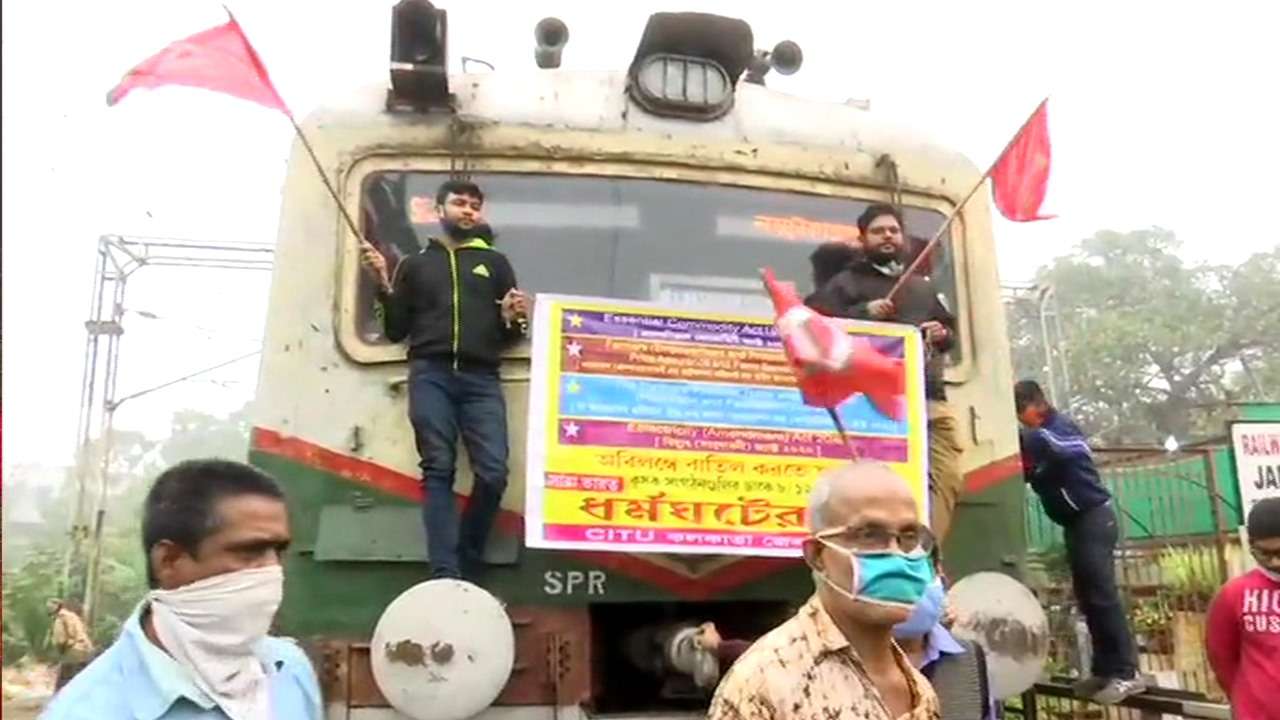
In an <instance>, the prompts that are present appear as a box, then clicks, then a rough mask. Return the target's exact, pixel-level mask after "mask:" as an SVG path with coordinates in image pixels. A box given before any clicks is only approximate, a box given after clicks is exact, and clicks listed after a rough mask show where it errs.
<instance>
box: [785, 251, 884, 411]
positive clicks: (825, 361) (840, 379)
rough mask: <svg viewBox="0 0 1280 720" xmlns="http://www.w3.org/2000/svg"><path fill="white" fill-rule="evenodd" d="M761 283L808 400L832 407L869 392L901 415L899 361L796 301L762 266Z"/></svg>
mask: <svg viewBox="0 0 1280 720" xmlns="http://www.w3.org/2000/svg"><path fill="white" fill-rule="evenodd" d="M764 285H765V288H766V289H767V290H768V291H769V296H770V297H771V298H772V299H773V308H774V311H775V312H776V313H777V319H776V320H775V321H774V325H775V326H776V327H777V329H778V335H779V336H781V338H782V347H783V350H784V351H786V353H787V359H788V360H790V361H791V367H792V369H793V370H794V371H795V373H796V382H797V384H799V386H800V394H801V395H802V396H803V397H804V402H805V404H806V405H812V406H814V407H823V408H828V409H834V408H835V407H836V406H837V405H839V404H840V403H842V402H844V401H845V400H846V399H847V398H848V397H849V396H850V395H853V394H854V393H862V394H863V395H866V396H867V399H868V400H869V401H871V404H872V405H874V406H875V408H876V409H877V410H879V411H880V412H881V413H883V414H884V415H885V416H887V417H891V418H894V419H901V418H902V416H903V412H902V410H903V408H902V405H903V403H902V396H903V393H904V392H905V384H906V375H905V373H904V372H903V369H902V361H901V360H897V359H894V358H890V357H887V356H885V355H884V354H883V353H881V352H880V351H879V350H877V349H876V348H875V347H873V346H872V345H871V343H870V342H869V341H868V340H867V339H866V338H861V337H852V336H850V335H849V334H848V333H847V332H845V331H844V330H843V329H842V328H841V327H840V326H839V325H838V324H836V323H835V322H834V321H832V320H831V318H828V317H826V316H824V315H821V314H820V313H818V312H816V311H815V310H813V309H811V308H809V307H806V306H805V305H804V304H803V303H801V302H800V298H799V297H798V296H797V294H796V290H795V287H794V286H792V285H791V284H789V283H781V282H778V280H777V278H775V277H774V274H773V270H770V269H767V268H766V269H765V271H764Z"/></svg>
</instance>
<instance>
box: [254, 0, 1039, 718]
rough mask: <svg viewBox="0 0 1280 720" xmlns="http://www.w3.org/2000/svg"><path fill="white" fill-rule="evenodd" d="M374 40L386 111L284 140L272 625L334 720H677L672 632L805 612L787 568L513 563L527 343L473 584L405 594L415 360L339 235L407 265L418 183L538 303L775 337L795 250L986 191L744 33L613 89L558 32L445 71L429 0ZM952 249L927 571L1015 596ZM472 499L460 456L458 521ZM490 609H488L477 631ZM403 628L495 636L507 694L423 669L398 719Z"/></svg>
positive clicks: (689, 22) (978, 267)
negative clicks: (286, 638)
mask: <svg viewBox="0 0 1280 720" xmlns="http://www.w3.org/2000/svg"><path fill="white" fill-rule="evenodd" d="M392 26H393V28H392V43H391V60H392V62H391V67H390V75H391V78H390V83H389V87H388V85H387V84H379V85H377V86H371V87H365V88H353V89H352V90H351V92H349V93H343V94H342V97H341V98H340V100H338V101H336V102H334V103H333V104H329V105H325V106H323V107H321V108H319V109H317V110H315V111H314V112H312V113H311V114H309V115H308V116H307V117H306V118H304V119H302V120H301V121H300V128H301V131H302V134H303V135H305V137H306V138H307V140H308V141H309V143H304V142H302V141H301V140H299V141H297V142H295V143H294V146H293V148H292V150H291V154H290V158H289V162H288V170H287V175H286V179H285V182H284V186H283V200H282V205H281V216H280V223H279V230H278V239H277V245H276V251H275V252H276V254H275V258H276V261H275V267H274V271H273V273H274V274H273V278H272V282H271V290H270V296H269V309H268V318H267V326H266V330H265V335H264V344H263V355H262V364H261V370H260V375H259V380H258V387H257V393H256V398H255V400H254V403H253V408H254V410H253V430H252V440H251V447H250V461H251V462H252V463H253V464H254V465H255V466H257V467H259V468H261V469H263V470H265V471H267V472H268V473H270V474H271V475H272V476H274V477H275V478H277V479H278V480H279V482H280V483H281V484H282V486H283V487H284V489H285V492H286V494H287V496H288V499H289V514H290V522H291V526H292V531H293V535H294V543H293V549H292V550H291V551H290V553H289V554H288V557H287V558H286V561H285V563H286V577H287V586H286V594H285V600H284V603H283V605H282V607H281V610H280V613H279V616H278V618H277V625H278V628H277V629H278V631H279V632H281V633H283V634H287V635H290V636H293V637H296V638H298V639H299V640H300V641H301V642H302V643H303V645H304V646H305V647H306V648H307V650H308V651H309V652H310V653H311V654H312V657H313V659H314V660H315V662H316V666H317V668H318V671H319V675H320V678H321V683H322V687H323V691H324V696H325V703H326V713H327V717H329V718H331V720H338V719H343V720H347V719H349V720H357V719H359V720H391V719H393V718H404V717H406V716H409V717H414V718H420V719H424V720H425V719H430V720H454V718H455V717H462V716H465V715H467V714H470V715H477V716H479V717H483V718H495V719H497V718H502V719H503V720H523V719H524V718H530V719H532V718H539V720H542V719H545V718H557V719H561V718H566V719H567V718H574V717H584V718H585V717H587V716H623V715H625V716H628V717H632V716H644V717H653V718H666V717H685V716H689V715H692V714H697V713H699V712H701V711H703V710H705V707H706V703H707V701H708V692H707V688H706V687H705V685H706V683H705V682H702V679H701V678H699V677H695V675H699V672H697V671H696V670H697V668H694V669H690V667H689V662H688V658H687V657H685V658H684V659H683V660H682V656H681V652H680V651H679V649H680V648H687V647H688V645H687V640H688V637H689V628H691V627H695V626H696V625H697V624H700V623H702V622H707V621H711V622H715V623H716V625H717V627H718V628H720V630H721V633H722V634H724V635H726V636H737V637H753V636H754V635H755V634H758V633H762V632H764V631H765V630H767V629H768V628H769V627H770V626H771V625H772V624H775V623H776V622H778V621H779V620H781V619H782V618H784V617H785V616H786V614H787V613H788V612H789V611H790V609H792V608H794V607H795V606H796V605H798V604H799V603H801V602H803V600H804V599H805V598H806V597H807V596H808V595H809V594H811V593H812V591H813V585H812V579H811V576H810V572H809V571H808V569H807V568H805V567H804V565H803V563H801V562H800V561H798V560H795V559H787V558H761V557H742V556H717V555H681V554H652V553H651V554H635V553H622V552H577V551H572V552H570V551H557V550H540V549H534V548H529V547H525V545H524V542H523V526H524V518H523V511H524V501H525V488H526V482H525V480H526V479H525V477H524V468H525V454H526V447H525V439H524V433H523V432H522V431H521V428H522V427H523V423H524V418H525V417H526V416H527V414H528V411H529V383H530V349H529V344H528V342H527V341H526V342H522V343H517V344H516V345H515V346H514V347H512V348H511V349H510V350H509V351H508V352H507V353H506V354H505V356H504V357H503V360H502V364H501V368H500V372H501V378H502V383H503V389H504V393H505V396H506V401H507V407H508V417H509V422H510V423H511V425H512V430H511V432H510V437H511V460H510V467H511V469H512V472H511V477H510V480H509V487H508V489H507V491H506V494H505V496H504V498H503V501H502V508H501V511H500V515H499V517H498V520H497V522H496V527H495V530H494V533H493V535H492V536H491V538H490V539H489V543H488V546H487V549H486V556H485V559H486V562H487V565H488V573H487V576H486V581H485V583H484V585H485V587H484V590H483V591H482V592H479V594H478V595H475V596H474V598H473V600H474V602H473V600H468V599H467V597H468V596H467V594H466V592H465V588H463V589H462V590H459V589H458V588H457V587H453V589H451V590H449V591H448V592H444V593H435V594H423V595H415V596H413V597H412V598H410V597H409V596H407V595H406V593H412V592H413V591H414V589H415V588H420V587H422V585H421V584H422V583H423V582H424V581H425V580H427V578H428V577H429V568H428V566H427V562H426V550H425V544H424V533H423V529H422V518H421V509H420V502H421V488H420V484H419V475H420V471H419V469H418V457H417V453H416V450H415V446H414V442H413V437H412V431H411V429H410V427H409V423H408V420H407V416H406V381H407V363H406V357H405V349H404V348H403V347H402V346H399V345H396V344H393V343H391V342H388V341H387V339H386V338H385V336H384V334H383V332H382V328H381V324H380V321H379V314H378V309H377V303H376V302H375V293H374V287H373V284H372V281H371V280H370V278H369V277H368V275H367V273H365V272H362V269H361V263H360V247H361V242H362V239H361V237H360V236H358V235H357V232H356V229H357V228H355V227H353V223H349V222H346V221H344V217H343V213H344V212H345V213H346V214H347V216H348V217H349V218H351V219H354V223H355V224H358V225H359V226H360V227H359V228H358V229H359V233H360V235H363V236H365V237H366V238H367V239H368V240H369V241H370V242H374V243H376V244H378V245H379V247H381V248H383V249H384V251H386V252H388V253H390V254H392V255H394V254H395V253H407V252H413V251H415V248H416V246H417V243H421V242H423V241H424V240H425V238H426V237H428V236H429V235H430V234H431V233H432V232H434V231H435V230H436V219H435V216H434V211H433V204H434V202H433V196H434V192H435V189H436V187H437V186H438V185H439V184H440V183H441V182H442V181H444V180H445V179H448V178H450V177H458V176H465V177H469V178H471V179H472V180H474V181H475V182H477V183H478V184H479V185H480V186H481V187H483V189H484V190H485V192H486V195H487V198H488V199H487V202H486V205H485V215H486V217H487V218H488V219H489V220H490V221H491V222H492V223H493V225H494V227H495V228H496V229H497V231H498V237H497V239H496V243H497V247H498V249H499V250H501V251H502V252H504V253H505V254H506V255H507V256H508V257H509V258H510V260H511V262H512V264H513V265H514V267H515V268H516V271H517V273H518V277H519V281H520V285H521V287H522V288H523V289H524V290H526V291H527V292H530V293H532V294H533V295H534V297H535V298H536V296H537V295H538V294H539V293H555V294H567V295H581V296H588V297H598V298H616V299H620V300H628V301H636V300H638V301H647V302H652V303H658V304H661V305H663V306H664V307H675V308H679V307H693V308H699V309H707V308H716V309H723V310H725V311H728V312H739V313H754V314H757V315H760V316H767V315H768V314H769V310H768V307H769V306H768V304H767V303H768V300H767V297H766V296H765V295H764V294H763V291H762V289H761V287H760V283H759V280H758V275H757V270H758V268H760V267H762V266H769V267H772V268H774V269H775V270H776V271H777V273H778V275H779V276H780V277H781V278H783V279H785V280H789V281H792V282H795V283H796V284H797V285H798V286H800V287H805V286H807V285H808V283H809V282H810V280H809V260H808V256H809V253H810V252H811V250H812V249H813V248H814V247H815V246H816V244H817V243H819V242H822V241H827V240H839V239H847V238H848V237H850V236H851V233H853V234H856V227H855V226H854V224H853V223H854V218H856V217H857V216H858V214H859V213H860V212H861V211H862V210H863V209H864V208H865V207H866V206H867V205H868V204H869V203H873V202H890V203H894V204H896V205H898V206H899V207H901V208H902V210H903V213H904V216H905V225H906V229H907V231H908V232H909V233H910V234H912V235H916V236H920V237H928V236H930V235H931V234H933V233H934V232H935V231H936V230H937V229H938V228H939V227H941V226H942V224H943V222H944V219H945V218H946V216H947V215H948V213H950V212H951V211H952V210H954V209H956V207H957V204H958V203H961V202H962V200H963V198H964V196H965V194H966V191H967V190H969V189H970V188H971V187H973V186H974V184H975V183H977V182H979V180H980V178H981V173H980V171H979V170H978V169H977V168H976V167H975V166H974V165H973V164H972V163H971V162H970V161H969V160H968V159H966V158H965V157H964V156H963V155H961V154H960V153H959V152H957V151H955V150H954V149H951V148H947V147H943V146H940V145H938V144H936V143H933V142H931V141H930V140H929V139H927V138H924V137H921V136H919V135H918V134H915V133H913V132H911V131H909V130H907V129H904V128H902V127H899V126H896V125H895V124H894V123H892V122H888V121H885V120H883V119H882V118H880V117H879V116H878V115H877V114H876V113H875V112H874V111H872V110H870V109H868V108H867V107H865V106H863V105H862V104H860V103H856V102H855V103H845V104H840V103H828V102H818V101H812V100H807V99H803V98H799V97H794V96H790V95H787V94H785V93H782V92H778V91H776V90H774V89H771V88H770V87H769V86H768V75H769V73H770V72H775V73H789V72H795V71H796V70H798V69H799V66H800V64H801V62H802V53H801V52H800V49H799V47H798V46H796V45H795V44H794V43H786V42H784V43H780V44H779V45H777V46H775V47H773V48H771V49H767V50H761V49H758V48H756V47H755V44H754V40H753V35H752V33H751V29H750V26H749V25H747V24H746V23H745V22H743V21H741V20H738V19H735V18H727V17H721V16H716V15H708V14H702V13H659V14H655V15H653V16H652V17H650V18H649V21H648V24H647V26H646V28H645V31H644V33H643V35H642V38H641V40H640V42H639V44H638V46H637V48H636V53H635V59H634V61H633V62H632V64H631V66H630V67H628V68H626V69H619V70H617V71H610V72H576V71H569V70H562V69H560V68H559V67H558V65H559V54H560V51H561V50H562V49H563V47H564V45H565V43H566V42H567V39H568V28H567V26H566V25H565V24H564V23H563V22H562V21H560V20H556V19H554V18H552V19H548V20H545V21H543V22H542V23H540V24H539V25H538V26H537V28H536V29H535V36H536V39H537V44H536V47H535V48H534V50H535V53H534V54H535V61H536V64H537V65H538V67H536V68H534V67H530V68H528V69H527V70H523V71H520V70H513V71H494V72H482V73H450V72H448V68H447V58H448V55H447V15H446V14H445V12H444V11H443V10H440V9H437V8H435V7H434V6H432V5H431V4H430V3H425V2H422V0H404V1H403V2H401V3H400V4H399V5H397V6H395V8H394V10H393V18H392ZM317 169H320V170H322V171H323V173H324V175H325V177H322V176H321V175H320V174H319V173H318V172H317ZM326 180H327V181H328V183H329V186H328V187H327V186H326ZM330 188H332V189H333V191H334V193H333V194H331V192H330ZM335 201H336V202H338V203H341V208H340V207H338V206H336V205H335ZM946 232H947V234H946V236H945V237H946V241H945V242H944V243H942V245H941V248H940V250H939V251H938V252H937V253H936V254H935V255H933V256H931V259H930V261H929V263H928V272H929V273H930V276H931V277H932V278H933V280H934V281H935V282H936V283H937V285H938V286H939V288H940V289H941V290H942V292H943V294H944V295H945V296H946V299H947V301H948V302H949V304H950V306H951V307H952V308H953V309H954V310H955V312H956V315H957V317H958V323H959V325H958V327H959V341H958V342H957V344H956V347H955V349H954V350H953V351H952V352H951V353H950V354H949V356H948V367H947V369H946V373H945V380H946V383H947V386H948V393H949V397H950V402H951V404H952V407H953V410H954V412H955V414H956V416H957V417H958V418H959V424H960V430H961V432H960V436H961V443H962V445H963V470H964V474H965V478H966V480H965V492H964V494H963V497H962V499H961V501H960V505H959V508H958V513H957V518H956V521H955V523H954V527H953V530H952V532H951V533H950V535H949V537H948V539H947V542H946V545H945V548H944V550H945V559H946V566H947V572H948V575H949V576H950V577H951V578H952V579H958V578H962V577H965V576H966V575H969V574H972V573H976V572H979V571H996V572H1001V573H1005V574H1008V575H1011V576H1013V577H1018V576H1019V575H1020V573H1021V572H1022V569H1023V566H1024V562H1025V552H1026V546H1027V541H1026V537H1025V522H1024V506H1025V504H1024V484H1023V482H1021V466H1020V464H1019V462H1018V459H1017V452H1018V448H1017V432H1016V420H1015V416H1014V412H1013V407H1012V399H1011V385H1012V381H1013V378H1012V367H1011V362H1010V351H1009V343H1008V340H1007V334H1006V328H1005V320H1004V313H1003V310H1002V305H1001V294H1000V284H999V278H998V275H997V268H996V253H995V247H994V244H993V239H992V226H991V216H990V213H989V208H988V205H987V203H986V202H985V200H983V199H981V198H976V199H975V200H973V201H970V202H968V203H966V204H964V206H963V208H961V209H960V211H959V213H958V214H957V216H956V218H955V220H954V222H953V223H951V225H950V226H949V228H948V229H947V231H946ZM469 483H470V473H469V471H468V469H467V467H466V464H465V461H464V462H463V463H461V467H460V470H459V476H458V484H457V486H456V492H457V493H458V495H459V497H460V498H463V499H465V497H466V496H467V495H468V492H469V490H468V487H469ZM477 591H479V589H477ZM397 598H407V599H404V601H403V602H400V601H398V600H397ZM413 598H416V600H415V599H413ZM490 598H494V599H496V600H497V601H498V602H499V604H500V607H501V610H502V613H500V614H498V615H494V614H489V613H488V611H487V610H486V608H487V607H488V605H486V604H485V603H486V602H488V599H490ZM396 606H398V607H399V609H398V610H396V614H397V616H398V617H403V616H405V613H406V612H408V614H409V615H410V616H412V615H413V614H414V613H417V614H418V615H420V616H422V617H430V618H435V619H436V621H437V622H440V623H444V624H446V625H449V626H450V627H451V628H452V630H453V631H454V632H457V633H460V634H463V635H466V636H476V637H479V636H481V635H485V633H487V632H489V631H490V630H495V628H489V627H487V626H485V627H481V626H479V625H474V624H472V625H469V623H481V622H494V623H498V624H501V623H503V622H506V621H505V620H503V619H502V618H506V619H507V620H509V627H503V628H496V631H497V633H498V635H499V636H509V637H510V638H511V647H510V648H509V650H505V651H501V650H500V651H498V652H500V653H501V652H507V653H508V654H509V655H510V658H509V662H507V663H506V665H504V667H507V668H508V671H507V675H506V676H505V677H501V676H499V677H493V675H494V672H493V671H492V670H490V669H477V670H476V671H475V673H473V674H468V672H467V671H466V668H465V667H463V668H461V669H457V670H456V671H454V670H451V671H450V672H448V673H443V674H432V673H426V674H423V675H421V676H420V677H419V680H417V681H414V682H423V683H427V684H430V683H436V684H438V685H440V688H441V693H440V694H439V697H440V698H442V699H441V700H440V701H439V702H432V703H426V705H429V707H421V706H420V707H416V708H415V707H407V706H405V705H404V702H398V704H397V702H393V700H395V699H396V694H397V693H410V694H411V691H412V690H413V688H408V689H403V688H401V689H397V688H391V687H384V686H383V685H385V684H386V682H382V683H380V682H379V672H378V670H377V667H378V666H379V665H380V664H385V661H386V660H387V659H388V658H390V659H392V660H399V661H404V662H403V663H402V664H408V665H413V664H414V663H415V662H416V663H417V664H418V665H423V666H425V664H427V663H428V661H429V660H430V659H431V657H434V658H435V659H436V660H438V661H441V662H444V661H447V660H449V657H448V656H450V655H452V649H449V651H448V652H444V648H445V646H444V645H438V646H434V645H433V646H432V647H430V648H428V649H427V650H425V651H424V650H423V649H422V648H418V649H417V652H416V656H414V652H412V651H413V648H412V647H408V646H404V647H394V648H393V647H392V646H391V645H390V644H388V645H386V646H385V647H381V646H377V645H376V644H375V643H373V641H372V637H373V634H374V631H375V628H376V627H377V626H378V625H379V623H380V622H381V621H383V620H384V618H385V617H386V616H387V615H388V613H391V611H392V610H393V609H395V607H396ZM406 608H407V610H406ZM485 618H488V620H485ZM494 618H497V619H496V620H495V619H494ZM477 642H478V640H477ZM681 642H684V643H685V644H683V645H681V644H680V643H681ZM424 652H425V653H426V655H429V656H431V657H423V654H424ZM406 653H407V655H406ZM442 656H444V657H443V660H442ZM406 658H407V660H406ZM462 660H464V658H458V659H457V662H461V661H462ZM474 660H475V658H470V659H469V660H468V662H470V661H474ZM457 662H455V663H454V664H455V665H456V664H457ZM483 664H484V663H478V664H477V665H483ZM695 664H696V663H695ZM419 670H422V668H419ZM499 674H500V673H499ZM702 674H703V675H705V673H702ZM384 680H385V678H384ZM405 697H407V695H405ZM477 698H478V699H477ZM468 702H472V703H477V704H478V705H479V706H480V707H470V706H468V705H467V703H468Z"/></svg>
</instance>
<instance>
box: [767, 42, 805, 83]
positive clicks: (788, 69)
mask: <svg viewBox="0 0 1280 720" xmlns="http://www.w3.org/2000/svg"><path fill="white" fill-rule="evenodd" d="M803 62H804V53H803V52H801V50H800V46H799V45H797V44H796V43H794V42H792V41H790V40H783V41H782V42H780V43H778V44H777V45H774V46H773V52H771V53H769V64H770V65H772V66H773V69H774V70H775V71H777V73H778V74H779V75H794V74H795V73H796V71H797V70H799V69H800V65H801V64H802V63H803Z"/></svg>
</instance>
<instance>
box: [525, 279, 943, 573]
mask: <svg viewBox="0 0 1280 720" xmlns="http://www.w3.org/2000/svg"><path fill="white" fill-rule="evenodd" d="M534 312H535V317H534V321H533V357H532V364H531V370H532V372H531V379H530V385H529V392H530V395H529V418H528V445H527V447H528V452H527V463H528V464H527V468H526V470H527V473H526V478H527V493H526V501H525V543H526V544H527V545H528V546H529V547H535V548H561V549H584V550H612V551H618V552H666V553H717V554H739V555H762V556H795V555H798V554H799V553H800V544H801V542H802V540H803V539H804V537H805V534H806V530H805V528H806V518H805V514H806V508H805V505H806V502H807V499H808V494H809V490H810V488H811V487H812V485H813V481H814V479H815V478H816V477H817V475H818V473H819V472H821V471H822V470H823V469H824V468H827V467H830V466H832V465H837V464H839V463H842V462H848V461H849V458H850V451H849V448H848V446H846V445H845V444H844V443H843V442H842V441H841V440H840V437H839V435H838V434H837V433H836V430H835V427H834V426H833V424H832V422H831V418H830V417H829V416H828V415H827V413H826V411H825V410H823V409H820V408H812V407H808V406H806V405H805V404H804V403H803V402H802V400H801V398H800V393H799V391H798V390H797V389H796V387H795V378H794V375H793V374H792V371H791V368H790V366H789V365H788V364H787V359H786V356H785V355H784V353H783V350H782V345H781V342H780V340H779V339H778V335H777V332H776V331H775V330H774V327H773V322H772V319H771V318H767V317H748V316H732V315H721V314H713V313H699V312H691V311H687V310H672V309H665V308H662V307H659V306H656V305H653V304H650V303H638V302H624V301H609V300H600V299H592V298H577V297H569V296H557V295H539V296H538V301H537V304H536V307H535V310H534ZM847 327H848V330H849V332H850V333H852V334H855V335H860V336H863V337H866V338H868V340H869V341H870V343H871V344H872V345H873V346H874V347H875V348H876V349H877V350H878V351H879V352H882V353H885V354H887V355H889V356H890V357H898V358H902V360H903V363H904V368H905V371H906V398H905V399H906V402H905V417H903V418H902V419H894V418H892V417H889V416H886V415H885V414H883V413H882V412H881V411H880V409H878V408H877V407H876V406H874V405H873V404H872V403H871V402H870V401H868V400H867V398H866V397H864V396H862V395H855V396H853V397H851V398H850V399H849V400H847V401H845V403H844V404H843V405H842V406H841V407H840V409H839V412H840V417H841V420H842V421H843V422H844V425H845V429H846V430H847V431H848V433H849V436H850V439H851V442H852V443H853V445H854V446H855V447H856V449H857V452H858V455H859V456H860V457H862V458H865V459H875V460H880V461H883V462H885V463H887V464H888V465H889V466H890V467H892V468H893V469H894V470H895V471H896V472H897V473H898V474H899V475H901V476H902V478H903V479H904V480H905V481H906V482H907V483H908V484H909V485H910V486H911V488H912V491H913V492H914V493H915V495H916V498H917V501H918V503H919V504H920V507H921V517H922V518H927V517H928V513H927V502H928V495H927V493H926V492H925V482H924V478H925V477H926V476H927V467H926V462H927V460H926V457H927V452H926V445H925V442H926V440H925V432H926V423H927V419H926V415H925V402H924V372H923V364H922V363H923V360H922V347H921V346H922V343H921V339H920V333H919V331H917V330H916V329H915V328H912V327H909V326H902V325H890V324H885V323H869V322H868V323H862V322H855V321H848V326H847Z"/></svg>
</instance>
